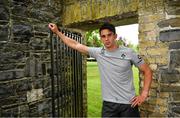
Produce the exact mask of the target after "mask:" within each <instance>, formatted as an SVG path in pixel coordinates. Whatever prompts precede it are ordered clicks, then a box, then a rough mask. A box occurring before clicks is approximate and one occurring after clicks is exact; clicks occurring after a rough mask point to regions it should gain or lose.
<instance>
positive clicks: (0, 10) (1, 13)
mask: <svg viewBox="0 0 180 118" xmlns="http://www.w3.org/2000/svg"><path fill="white" fill-rule="evenodd" d="M9 15H10V13H9V10H8V8H7V6H6V5H0V20H5V21H8V20H9Z"/></svg>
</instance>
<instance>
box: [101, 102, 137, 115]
mask: <svg viewBox="0 0 180 118" xmlns="http://www.w3.org/2000/svg"><path fill="white" fill-rule="evenodd" d="M102 117H140V113H139V110H138V106H136V107H134V108H133V107H131V104H121V103H113V102H107V101H103V106H102Z"/></svg>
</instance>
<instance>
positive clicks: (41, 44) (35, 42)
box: [29, 37, 48, 50]
mask: <svg viewBox="0 0 180 118" xmlns="http://www.w3.org/2000/svg"><path fill="white" fill-rule="evenodd" d="M29 47H30V49H33V50H45V49H47V48H48V43H47V40H45V39H41V38H34V37H32V38H31V39H30V42H29Z"/></svg>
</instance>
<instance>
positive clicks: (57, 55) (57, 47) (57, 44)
mask: <svg viewBox="0 0 180 118" xmlns="http://www.w3.org/2000/svg"><path fill="white" fill-rule="evenodd" d="M58 49H59V39H58V36H56V76H57V77H56V78H57V117H59V115H60V114H59V109H60V108H59V94H60V88H59V87H60V86H59V50H58Z"/></svg>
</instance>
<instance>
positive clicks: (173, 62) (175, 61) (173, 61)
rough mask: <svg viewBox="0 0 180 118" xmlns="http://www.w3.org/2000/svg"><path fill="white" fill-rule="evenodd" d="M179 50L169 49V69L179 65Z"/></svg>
mask: <svg viewBox="0 0 180 118" xmlns="http://www.w3.org/2000/svg"><path fill="white" fill-rule="evenodd" d="M179 60H180V51H179V50H177V51H170V61H169V69H171V70H172V69H174V68H175V67H179V66H180V61H179Z"/></svg>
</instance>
